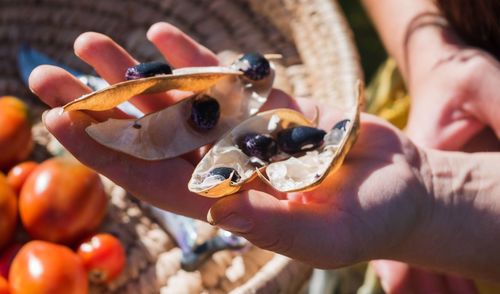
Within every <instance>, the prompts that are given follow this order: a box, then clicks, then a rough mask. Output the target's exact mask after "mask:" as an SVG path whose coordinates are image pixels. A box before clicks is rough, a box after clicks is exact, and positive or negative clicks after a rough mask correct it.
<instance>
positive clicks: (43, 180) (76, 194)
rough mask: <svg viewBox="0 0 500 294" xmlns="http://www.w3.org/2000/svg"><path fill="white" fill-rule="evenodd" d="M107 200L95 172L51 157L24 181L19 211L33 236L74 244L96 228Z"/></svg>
mask: <svg viewBox="0 0 500 294" xmlns="http://www.w3.org/2000/svg"><path fill="white" fill-rule="evenodd" d="M107 201H108V199H107V196H106V194H105V192H104V187H103V184H102V182H101V179H100V178H99V176H98V175H97V174H96V173H95V172H94V171H92V170H90V169H89V168H87V167H85V166H84V165H82V164H80V163H78V162H76V161H73V160H70V159H63V158H51V159H48V160H46V161H44V162H42V163H41V164H40V165H39V166H38V167H36V168H35V170H34V171H33V172H32V173H31V175H30V176H29V177H28V179H27V180H26V182H25V183H24V185H23V188H22V189H21V194H20V196H19V212H20V215H21V221H22V223H23V225H24V228H25V229H26V231H27V232H28V234H29V235H30V236H31V237H32V238H34V239H40V240H46V241H51V242H56V243H64V244H72V243H73V242H75V241H77V240H80V239H81V238H83V237H84V236H88V234H89V233H91V232H93V231H95V230H96V229H97V227H98V226H99V225H100V224H101V222H102V219H103V218H104V215H105V213H106V208H107Z"/></svg>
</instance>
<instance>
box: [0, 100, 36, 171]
mask: <svg viewBox="0 0 500 294" xmlns="http://www.w3.org/2000/svg"><path fill="white" fill-rule="evenodd" d="M32 149H33V138H32V136H31V124H30V122H29V116H28V107H27V106H26V104H24V102H22V101H21V100H19V99H18V98H16V97H13V96H2V97H0V150H2V152H0V169H2V170H7V169H9V168H10V167H11V166H12V165H14V164H16V163H18V162H20V161H23V160H25V159H26V158H27V157H28V156H29V155H30V153H31V150H32Z"/></svg>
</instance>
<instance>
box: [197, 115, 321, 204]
mask: <svg viewBox="0 0 500 294" xmlns="http://www.w3.org/2000/svg"><path fill="white" fill-rule="evenodd" d="M299 125H300V126H313V123H312V122H310V121H309V120H307V119H306V118H305V117H304V116H303V115H302V114H300V113H299V112H296V111H293V110H290V109H279V110H271V111H266V112H262V113H259V114H257V115H255V116H252V117H250V118H248V119H247V120H245V121H244V122H242V123H241V124H239V125H238V126H237V127H235V128H233V129H232V130H231V131H230V132H229V133H227V134H226V135H224V137H222V139H221V140H219V141H218V142H217V143H216V144H215V145H214V146H213V147H212V149H210V151H209V152H208V153H207V154H206V155H205V156H204V157H203V159H202V160H201V161H200V163H199V164H198V166H197V167H196V169H195V171H194V172H193V176H192V177H191V180H190V182H189V189H190V190H191V191H192V192H196V193H199V194H201V195H204V196H208V197H220V196H224V195H229V194H233V193H235V192H237V191H238V190H239V189H240V187H241V186H242V185H244V184H245V183H247V182H249V181H251V180H253V179H254V178H255V177H256V176H257V172H256V169H257V167H255V165H254V164H253V162H252V161H251V158H252V157H253V156H254V154H250V155H247V154H245V152H243V150H242V149H240V148H239V144H241V140H242V138H244V137H245V136H246V135H248V134H250V133H253V134H261V135H262V136H269V137H273V136H275V135H276V133H277V132H279V131H281V130H283V129H286V128H288V127H293V126H299ZM247 152H248V151H247ZM264 164H267V163H264ZM221 166H222V167H225V168H231V169H232V170H235V171H236V172H237V173H238V175H239V176H240V177H241V178H240V179H239V180H238V181H237V182H235V181H230V180H228V179H227V178H226V179H223V178H222V177H219V178H216V177H213V176H211V174H210V172H211V171H212V169H213V168H214V167H221Z"/></svg>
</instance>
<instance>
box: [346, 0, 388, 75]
mask: <svg viewBox="0 0 500 294" xmlns="http://www.w3.org/2000/svg"><path fill="white" fill-rule="evenodd" d="M339 3H340V5H341V6H342V9H343V10H344V12H345V15H346V17H347V19H348V21H349V24H350V25H351V28H352V30H353V32H354V38H355V40H356V45H357V47H358V50H359V54H360V55H361V65H362V66H363V70H364V72H365V77H366V82H367V83H368V82H370V80H371V78H372V77H373V75H374V73H375V71H376V70H377V68H378V67H379V65H380V64H381V63H382V62H383V61H384V60H385V58H386V57H387V53H386V52H385V49H384V47H383V45H382V43H381V41H380V39H379V37H378V35H377V32H376V31H375V28H374V27H373V25H372V23H371V21H370V19H369V18H368V16H367V15H366V13H365V11H364V10H363V7H362V5H361V1H359V0H356V1H353V0H340V1H339Z"/></svg>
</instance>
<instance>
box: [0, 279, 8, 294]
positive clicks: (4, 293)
mask: <svg viewBox="0 0 500 294" xmlns="http://www.w3.org/2000/svg"><path fill="white" fill-rule="evenodd" d="M9 293H10V290H9V283H8V282H7V280H6V279H5V278H4V277H0V294H9Z"/></svg>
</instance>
